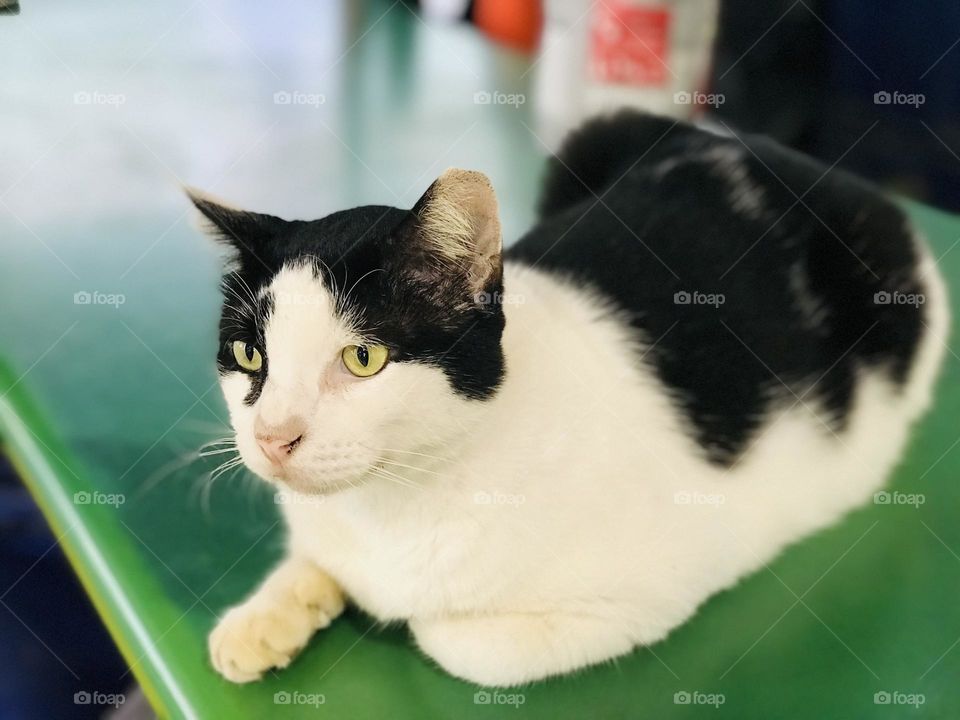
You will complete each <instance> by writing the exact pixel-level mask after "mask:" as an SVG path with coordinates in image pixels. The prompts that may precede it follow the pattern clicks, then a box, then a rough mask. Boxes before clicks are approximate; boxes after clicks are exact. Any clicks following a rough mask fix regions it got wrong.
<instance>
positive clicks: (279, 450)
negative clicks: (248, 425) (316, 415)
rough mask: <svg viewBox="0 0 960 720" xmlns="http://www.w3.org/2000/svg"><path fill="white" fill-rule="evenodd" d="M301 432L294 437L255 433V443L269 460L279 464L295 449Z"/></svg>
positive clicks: (301, 436)
mask: <svg viewBox="0 0 960 720" xmlns="http://www.w3.org/2000/svg"><path fill="white" fill-rule="evenodd" d="M301 440H303V433H300V434H299V435H297V436H295V437H289V436H288V437H277V436H275V435H257V445H259V446H260V449H261V450H262V451H263V454H264V455H266V456H267V459H268V460H270V462H272V463H274V464H276V465H280V464H282V463H283V461H284V460H286V459H287V457H289V456H290V454H291V453H293V451H294V450H296V449H297V446H298V445H299V444H300V441H301Z"/></svg>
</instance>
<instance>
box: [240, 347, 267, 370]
mask: <svg viewBox="0 0 960 720" xmlns="http://www.w3.org/2000/svg"><path fill="white" fill-rule="evenodd" d="M233 357H234V359H235V360H236V361H237V365H239V366H240V367H242V368H243V369H244V370H248V371H249V372H257V371H258V370H259V369H260V368H261V367H263V356H262V355H261V354H260V351H259V350H257V348H256V347H254V346H253V345H251V344H250V343H248V342H244V341H243V340H236V341H234V343H233Z"/></svg>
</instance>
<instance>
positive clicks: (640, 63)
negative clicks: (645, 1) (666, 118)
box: [590, 0, 670, 86]
mask: <svg viewBox="0 0 960 720" xmlns="http://www.w3.org/2000/svg"><path fill="white" fill-rule="evenodd" d="M669 52H670V9H669V8H666V7H664V6H662V5H633V4H630V3H627V2H616V1H615V0H600V3H599V4H598V5H597V6H596V8H595V10H594V17H593V27H592V28H591V33H590V66H591V72H592V74H593V77H594V79H596V80H597V81H599V82H604V83H616V84H621V85H640V86H644V85H654V86H658V85H663V84H664V82H665V81H666V79H667V66H666V59H667V57H668V56H669Z"/></svg>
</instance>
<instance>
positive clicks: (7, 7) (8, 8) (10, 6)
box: [0, 0, 20, 15]
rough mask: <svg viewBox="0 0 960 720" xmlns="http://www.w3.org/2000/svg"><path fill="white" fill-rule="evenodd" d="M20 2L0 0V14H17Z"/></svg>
mask: <svg viewBox="0 0 960 720" xmlns="http://www.w3.org/2000/svg"><path fill="white" fill-rule="evenodd" d="M19 14H20V3H19V2H17V0H0V15H19Z"/></svg>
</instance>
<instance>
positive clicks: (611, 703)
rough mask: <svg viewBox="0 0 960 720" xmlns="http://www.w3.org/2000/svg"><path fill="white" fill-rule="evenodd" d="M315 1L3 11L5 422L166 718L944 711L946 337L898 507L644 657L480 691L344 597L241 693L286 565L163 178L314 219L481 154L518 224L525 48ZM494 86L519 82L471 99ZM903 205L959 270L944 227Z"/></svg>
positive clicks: (204, 262) (797, 550)
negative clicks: (245, 458) (232, 456)
mask: <svg viewBox="0 0 960 720" xmlns="http://www.w3.org/2000/svg"><path fill="white" fill-rule="evenodd" d="M318 5H323V6H324V7H322V8H321V7H314V6H313V5H305V6H304V7H301V8H294V7H293V6H292V7H291V10H290V12H289V13H288V12H286V11H285V13H284V17H282V18H277V17H275V16H274V14H273V12H272V11H271V9H270V8H269V7H267V6H263V7H260V8H258V9H254V10H250V9H246V10H240V9H238V8H234V7H232V6H230V5H219V4H216V3H210V4H196V5H191V4H190V3H188V2H182V3H181V2H171V3H163V4H159V7H150V8H146V7H145V8H143V9H141V10H139V11H138V12H139V13H140V14H139V15H135V16H134V15H128V14H127V13H125V12H124V13H120V12H119V8H120V7H121V6H120V5H117V6H115V7H114V6H112V5H110V4H109V3H104V4H100V5H98V6H97V8H95V9H94V8H86V7H80V6H78V7H61V8H38V9H36V11H35V12H34V9H33V8H28V10H30V12H25V13H24V15H23V16H21V17H20V18H16V19H12V20H10V21H9V23H8V21H6V20H4V21H3V22H4V24H3V25H0V62H2V63H3V66H4V68H13V67H15V66H17V65H18V64H19V65H22V66H23V67H24V71H23V72H22V73H20V74H19V75H18V74H17V73H13V72H12V71H11V78H10V82H9V83H8V84H6V85H4V86H3V87H2V88H0V102H2V103H3V106H4V108H5V125H4V133H5V134H4V138H5V139H4V144H5V147H6V146H8V145H9V148H10V153H11V154H10V156H9V157H8V159H7V161H6V164H4V165H3V166H2V167H0V238H2V243H3V263H2V266H0V307H2V312H0V337H2V338H3V344H2V346H0V358H2V364H0V439H2V443H3V449H4V452H5V453H6V454H7V455H8V456H9V457H10V458H11V459H12V461H13V463H14V465H15V467H16V468H17V470H18V471H19V473H20V474H21V476H22V477H23V479H24V481H25V482H26V484H27V485H28V487H29V488H30V490H31V492H32V493H33V494H34V496H35V497H36V499H37V501H38V503H39V504H40V506H41V508H42V509H43V512H44V514H45V515H46V517H47V518H48V520H49V522H50V524H51V526H52V528H53V531H54V533H55V535H56V537H57V541H58V543H59V545H60V546H61V547H62V548H63V549H64V550H65V551H66V553H67V555H68V556H69V558H70V561H71V563H72V564H73V566H74V567H75V569H76V571H77V573H78V574H79V576H80V578H81V580H82V581H83V584H84V586H85V587H86V589H87V591H88V592H89V594H90V596H91V597H92V598H93V600H94V602H95V604H96V606H97V608H98V610H99V612H100V614H101V616H102V617H103V620H104V622H105V623H106V625H107V627H108V628H109V630H110V632H111V634H112V635H113V637H114V638H115V640H116V642H117V644H118V646H119V647H120V649H121V650H122V652H123V654H124V655H125V657H126V658H127V660H128V662H129V664H130V665H131V667H132V674H133V675H134V676H135V677H136V679H137V680H138V681H139V682H140V683H141V684H142V686H143V687H144V689H145V691H146V693H147V695H148V697H149V699H150V701H151V703H152V704H153V705H154V707H155V708H156V709H157V711H158V712H159V713H160V714H161V715H163V716H169V717H211V718H214V717H237V718H241V717H250V718H263V717H287V716H290V717H301V716H302V717H318V716H330V717H338V718H382V717H392V718H424V717H458V718H474V717H475V718H488V717H498V716H499V717H504V716H505V717H514V716H516V717H542V718H561V717H571V718H574V717H575V718H583V717H597V718H617V717H624V718H626V717H629V718H637V717H644V718H663V717H714V718H737V719H740V718H761V717H762V718H767V717H788V716H789V717H802V718H824V719H826V718H861V717H905V716H914V715H916V716H922V717H935V718H956V717H958V714H960V685H958V683H957V676H958V673H960V607H958V604H960V603H958V600H957V598H958V597H960V523H958V522H957V515H958V508H960V483H958V477H957V476H958V472H957V471H958V469H960V450H957V449H956V446H957V445H958V444H960V437H958V436H960V429H958V424H957V418H958V417H960V383H958V380H960V359H958V357H957V355H956V354H954V353H953V352H952V351H951V352H950V353H949V354H948V357H947V364H946V369H945V372H944V375H943V377H942V379H941V382H940V386H939V392H938V400H937V405H936V408H935V409H934V411H933V412H932V413H931V414H930V415H929V416H928V417H927V418H926V419H925V420H924V421H923V422H922V424H921V425H920V426H919V428H918V430H917V432H916V434H915V438H914V440H913V443H912V444H911V447H910V450H909V453H908V454H907V456H906V457H905V459H904V461H903V463H902V464H901V466H900V468H899V470H898V471H897V473H896V476H895V478H894V479H893V482H892V487H893V488H895V489H896V490H898V491H901V492H903V493H917V494H920V496H919V498H918V502H917V503H915V504H913V505H910V504H887V505H883V504H876V505H871V506H869V507H865V508H863V509H862V510H859V511H857V512H855V513H853V514H851V515H850V516H849V517H847V518H846V519H845V520H843V521H842V522H841V523H839V524H838V525H836V526H835V527H833V528H831V529H829V530H827V531H825V532H823V533H820V534H818V535H817V536H815V537H812V538H810V539H807V540H805V541H804V542H802V543H800V544H798V545H796V546H794V547H792V548H790V549H789V550H788V551H787V552H786V553H785V554H784V555H783V556H782V557H780V558H778V559H777V560H776V561H775V562H774V563H772V564H771V565H770V566H769V567H768V568H766V569H764V570H762V571H760V572H758V573H756V574H755V575H753V576H752V577H749V578H747V579H746V580H745V581H744V582H742V583H741V584H740V585H739V586H738V587H736V588H734V589H733V590H730V591H728V592H725V593H722V594H721V595H719V596H717V597H714V598H713V599H711V600H710V601H709V602H708V603H707V604H706V605H705V606H704V608H703V609H702V610H701V611H700V612H699V613H698V614H697V615H696V617H695V618H694V619H693V620H692V621H690V622H689V623H687V624H686V625H684V626H683V627H681V628H679V629H678V630H677V631H676V632H674V633H673V634H672V635H671V636H670V637H669V638H668V639H667V640H666V641H665V642H662V643H660V644H658V645H656V646H654V647H653V648H649V649H640V650H637V651H636V652H634V653H633V654H631V655H630V656H628V657H626V658H622V659H620V660H619V661H617V662H615V663H611V664H608V665H606V666H603V667H599V668H594V669H590V670H587V671H584V672H581V673H578V674H577V675H576V676H574V677H567V678H561V679H556V680H551V681H548V682H543V683H538V684H535V685H532V686H529V687H525V688H521V689H519V690H517V691H512V692H513V693H518V694H515V695H511V694H504V695H498V696H496V697H492V696H490V695H484V694H482V692H483V691H480V690H479V689H478V688H476V687H473V686H471V685H469V684H466V683H463V682H461V681H459V680H455V679H453V678H451V677H449V676H447V675H445V674H444V673H443V672H441V671H440V670H438V669H437V668H436V667H434V666H432V665H431V663H430V662H429V661H427V660H426V659H425V658H424V657H423V656H421V655H420V654H419V653H418V652H417V651H416V650H415V649H414V648H413V646H412V644H411V642H410V640H409V638H408V635H407V632H406V630H405V629H404V628H399V627H395V628H388V629H383V628H380V627H376V626H374V624H373V623H372V622H371V620H370V619H369V618H367V617H366V616H364V615H363V614H361V613H358V612H355V611H351V612H349V613H348V614H346V615H345V616H344V617H343V618H341V619H339V620H338V621H337V622H335V623H334V624H333V626H332V627H331V628H329V629H327V630H324V631H322V632H321V633H320V634H319V635H318V636H317V637H316V638H315V639H314V641H313V642H312V643H311V644H310V645H309V647H308V648H307V649H306V651H305V652H304V653H303V655H302V656H301V657H300V658H299V659H298V660H296V661H295V662H294V664H293V665H292V666H291V667H290V668H288V669H287V670H284V671H283V672H279V673H276V674H270V675H268V676H267V677H266V678H265V679H264V680H263V681H262V682H259V683H255V684H251V685H245V686H236V685H231V684H230V683H228V682H226V681H224V680H222V679H221V678H220V677H218V676H217V675H216V674H215V673H214V671H213V670H212V668H211V667H210V665H209V663H208V660H207V656H206V636H207V633H208V632H209V631H210V629H211V627H212V626H213V624H214V622H215V620H216V617H217V615H218V613H221V612H222V610H223V609H224V608H226V607H227V606H229V605H230V604H233V603H235V602H237V601H238V600H239V599H240V598H241V597H242V596H243V595H244V594H245V593H247V592H249V591H250V590H252V588H253V587H254V586H255V584H256V583H257V582H258V580H259V579H260V578H261V577H262V576H263V574H264V573H265V571H266V570H267V568H269V567H270V565H271V564H272V563H273V562H275V561H276V560H277V559H278V558H279V556H280V551H281V547H282V539H283V530H282V527H281V525H280V524H279V513H278V511H277V507H276V506H275V505H274V503H273V499H272V498H273V496H272V494H271V493H270V492H269V491H267V490H266V489H265V488H264V487H262V486H261V485H260V484H259V483H258V482H257V481H255V480H254V479H252V478H250V477H248V476H247V475H245V474H244V473H241V472H239V471H238V472H236V473H235V474H228V475H227V476H225V477H223V478H221V479H219V480H217V482H216V483H214V484H213V485H211V484H210V482H209V480H208V478H207V477H206V476H207V475H208V474H209V473H210V471H211V470H212V469H213V468H214V467H215V465H216V462H215V461H216V458H209V459H203V460H198V459H197V458H196V456H195V453H194V451H195V450H196V448H197V447H198V446H199V445H200V444H201V443H203V442H205V441H207V440H209V439H211V438H216V437H223V436H226V435H227V434H228V428H227V426H226V413H225V409H224V405H223V401H222V399H221V397H220V395H219V390H218V389H217V387H216V376H215V368H214V350H215V343H216V333H215V329H216V321H217V316H218V307H217V305H218V294H217V279H218V270H219V258H218V257H217V255H216V252H215V250H214V248H212V247H211V246H210V245H209V244H207V243H206V242H205V241H204V239H203V238H201V237H200V235H199V234H198V233H197V232H196V231H194V230H193V229H192V227H191V226H190V223H189V215H188V214H187V213H186V211H187V204H186V202H185V200H184V199H183V197H182V196H181V195H180V191H179V189H178V182H180V181H182V182H188V183H190V184H194V185H197V186H199V187H203V188H206V189H210V190H212V191H213V192H215V193H217V194H221V195H223V196H225V197H227V198H229V199H231V200H234V201H235V202H237V203H238V204H245V205H248V206H251V207H252V208H253V209H258V210H265V211H270V212H275V213H277V214H281V215H286V216H288V217H309V216H314V217H316V216H320V215H323V214H326V213H328V212H331V211H333V210H335V209H340V208H343V207H347V206H352V205H357V204H369V203H387V204H394V205H403V206H409V205H410V204H411V203H412V202H413V201H414V200H415V199H416V198H417V197H418V196H419V195H420V193H421V192H422V191H423V190H424V189H425V188H426V186H427V185H428V184H429V182H430V181H431V180H432V179H433V178H434V177H435V176H437V175H438V174H439V173H440V172H442V170H443V169H445V168H446V167H448V166H460V167H466V168H474V169H478V170H482V171H484V172H486V173H487V174H488V175H490V177H491V178H492V180H493V182H494V185H495V186H496V188H497V190H498V194H499V197H500V202H501V205H502V209H503V215H504V229H505V237H506V239H507V241H508V242H509V241H510V240H512V239H515V238H516V237H518V236H519V234H520V233H522V231H523V230H524V229H525V228H526V227H527V226H528V225H529V224H530V222H531V221H532V219H533V203H534V198H535V194H536V181H537V178H538V177H539V174H540V171H541V169H542V163H543V146H542V145H541V144H540V142H539V140H538V138H537V134H538V133H537V130H536V123H535V121H534V119H533V115H534V113H533V111H532V105H533V96H532V93H533V91H534V90H533V82H532V78H533V75H534V73H533V72H530V67H531V66H530V62H529V60H527V59H524V58H523V57H520V56H516V55H512V54H510V53H508V52H505V51H502V50H497V49H495V48H493V47H491V46H489V45H488V44H486V43H484V42H483V41H482V40H481V39H480V38H479V37H478V36H477V35H475V34H474V33H473V31H471V30H470V29H469V28H467V27H460V26H449V27H445V26H435V25H431V26H428V25H426V24H424V23H423V22H422V21H421V20H420V19H419V18H417V17H415V16H414V15H413V14H412V13H411V12H410V11H409V10H408V9H407V7H406V6H405V5H404V4H402V3H394V4H392V5H391V4H389V3H383V4H381V3H374V4H371V5H365V6H363V8H362V9H361V8H356V7H354V6H352V5H349V4H343V5H338V4H336V3H330V4H329V5H328V4H324V3H321V4H318ZM31 13H32V14H31ZM89 15H93V17H92V18H91V17H90V16H89ZM78 22H84V23H87V25H86V26H87V27H96V28H99V30H98V31H97V32H99V33H101V36H99V37H100V39H97V38H96V37H93V38H92V37H90V36H89V34H88V33H76V32H75V27H76V23H78ZM268 36H269V38H272V39H268ZM27 68H29V71H28V70H27ZM485 91H497V92H502V93H512V94H521V95H523V96H524V97H525V98H526V99H527V100H528V102H525V103H524V104H521V105H496V104H482V103H480V104H478V103H477V102H476V101H475V97H474V94H475V93H477V92H485ZM77 93H87V95H86V96H84V95H82V94H81V95H79V96H78V95H77ZM276 93H288V96H287V97H289V99H290V102H284V96H283V95H282V94H281V95H279V96H277V97H275V94H276ZM85 97H86V98H88V101H85ZM111 97H112V99H111ZM121 98H122V100H121ZM294 98H296V100H295V99H294ZM872 121H873V119H872V118H871V119H868V120H867V121H866V122H867V124H869V123H870V122H872ZM909 209H910V212H911V214H912V215H913V217H914V218H915V220H916V221H917V223H918V224H919V225H920V226H921V227H922V228H923V229H924V230H925V231H926V232H927V234H928V235H929V237H930V241H931V243H932V244H933V246H934V249H935V251H936V254H937V256H938V257H941V260H940V265H941V267H942V269H943V271H944V273H945V274H946V276H947V277H948V279H950V280H951V281H953V280H954V279H958V278H960V251H954V250H953V248H954V245H955V244H956V243H957V242H958V239H960V221H958V220H957V219H955V218H952V217H948V216H946V215H944V214H941V213H938V212H935V211H933V210H929V209H926V208H923V207H919V206H911V207H910V208H909ZM954 297H955V298H960V291H956V290H955V294H954ZM957 314H958V315H960V308H958V309H957ZM208 460H210V461H209V462H208ZM838 482H842V478H838ZM919 500H922V501H923V502H922V504H920V503H919ZM0 590H5V588H2V589H0ZM3 611H4V610H3V609H2V608H0V612H3ZM37 640H38V642H43V638H40V637H38V638H37ZM94 689H95V688H91V690H94ZM478 692H481V694H479V695H478V694H477V693H478ZM678 693H679V694H678ZM876 693H901V694H902V695H898V696H895V698H894V702H897V701H901V700H904V699H909V698H907V696H909V695H917V694H920V695H922V699H923V704H922V705H921V706H920V707H919V710H916V709H914V708H913V707H909V706H907V707H905V706H903V705H902V704H901V705H896V704H890V705H884V704H883V703H882V701H883V700H884V699H886V698H887V697H890V696H883V695H881V696H879V698H875V695H876ZM685 700H690V702H687V703H685V702H684V701H685ZM721 700H722V704H720V703H721ZM875 700H880V701H881V702H880V703H879V704H878V703H877V702H876V701H875ZM709 701H713V702H714V703H715V704H714V705H709V704H708V705H704V704H703V703H704V702H709Z"/></svg>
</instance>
